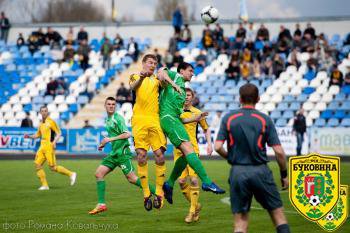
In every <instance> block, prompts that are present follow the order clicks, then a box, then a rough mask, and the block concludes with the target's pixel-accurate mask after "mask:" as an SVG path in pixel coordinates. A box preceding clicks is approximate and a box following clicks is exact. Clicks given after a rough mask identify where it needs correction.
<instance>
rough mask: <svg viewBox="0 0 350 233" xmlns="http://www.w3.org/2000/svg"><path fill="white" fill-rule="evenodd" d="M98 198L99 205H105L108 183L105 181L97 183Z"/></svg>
mask: <svg viewBox="0 0 350 233" xmlns="http://www.w3.org/2000/svg"><path fill="white" fill-rule="evenodd" d="M96 184H97V197H98V203H100V204H102V203H105V190H106V182H105V181H104V180H98V181H97V183H96Z"/></svg>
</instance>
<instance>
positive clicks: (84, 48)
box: [77, 39, 90, 71]
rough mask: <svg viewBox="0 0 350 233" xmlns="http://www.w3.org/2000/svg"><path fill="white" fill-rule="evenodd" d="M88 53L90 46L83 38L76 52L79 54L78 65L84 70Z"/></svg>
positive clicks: (87, 64)
mask: <svg viewBox="0 0 350 233" xmlns="http://www.w3.org/2000/svg"><path fill="white" fill-rule="evenodd" d="M89 53H90V47H89V45H88V43H87V40H85V39H83V40H82V41H81V43H80V46H79V48H78V50H77V54H78V55H79V61H80V67H81V68H82V69H83V70H84V71H85V70H86V69H87V68H88V67H89Z"/></svg>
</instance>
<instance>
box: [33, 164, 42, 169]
mask: <svg viewBox="0 0 350 233" xmlns="http://www.w3.org/2000/svg"><path fill="white" fill-rule="evenodd" d="M34 166H35V169H36V170H40V169H42V168H43V166H41V165H40V164H35V165H34Z"/></svg>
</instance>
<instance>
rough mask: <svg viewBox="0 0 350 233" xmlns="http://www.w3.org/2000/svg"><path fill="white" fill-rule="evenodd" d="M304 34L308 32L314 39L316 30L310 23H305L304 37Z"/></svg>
mask: <svg viewBox="0 0 350 233" xmlns="http://www.w3.org/2000/svg"><path fill="white" fill-rule="evenodd" d="M306 34H309V35H310V36H311V38H312V39H313V40H314V39H316V31H315V29H314V28H313V27H312V26H311V23H307V25H306V29H305V31H304V37H305V35H306Z"/></svg>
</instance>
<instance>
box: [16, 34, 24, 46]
mask: <svg viewBox="0 0 350 233" xmlns="http://www.w3.org/2000/svg"><path fill="white" fill-rule="evenodd" d="M25 43H26V42H25V40H24V37H23V34H22V33H21V32H20V33H19V34H18V38H17V42H16V44H17V48H21V47H22V45H25Z"/></svg>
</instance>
